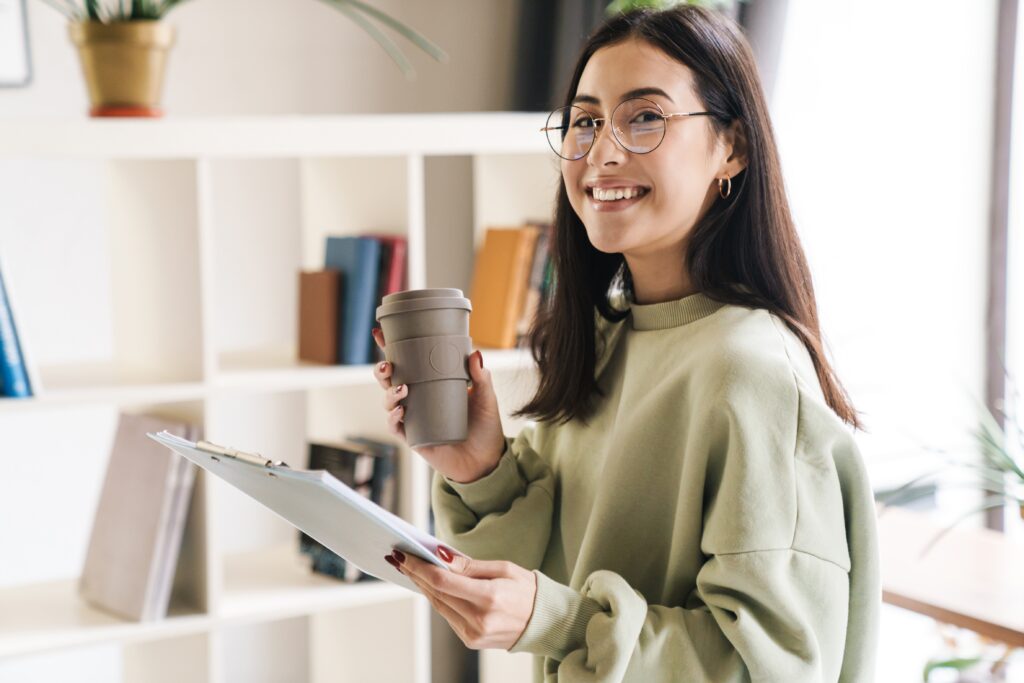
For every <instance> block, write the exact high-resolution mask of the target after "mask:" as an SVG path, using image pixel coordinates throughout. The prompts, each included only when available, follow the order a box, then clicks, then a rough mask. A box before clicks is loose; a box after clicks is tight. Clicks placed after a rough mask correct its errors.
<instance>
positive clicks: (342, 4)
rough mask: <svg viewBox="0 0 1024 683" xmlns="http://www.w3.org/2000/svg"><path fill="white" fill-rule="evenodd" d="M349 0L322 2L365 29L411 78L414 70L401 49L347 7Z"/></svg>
mask: <svg viewBox="0 0 1024 683" xmlns="http://www.w3.org/2000/svg"><path fill="white" fill-rule="evenodd" d="M350 1H351V0H322V2H325V3H327V4H329V5H331V6H332V7H334V8H335V9H336V10H338V11H339V12H341V13H342V14H344V15H345V16H347V17H348V18H349V19H351V20H352V21H353V22H355V23H356V24H357V25H358V26H359V27H360V28H362V29H363V30H364V31H366V33H367V34H369V36H370V37H371V38H373V39H374V40H376V41H377V44H378V45H380V46H381V47H382V48H384V50H385V51H386V52H387V53H388V55H390V56H391V59H392V60H394V62H395V64H397V65H398V68H399V69H401V70H402V73H404V74H405V77H406V78H407V79H409V80H412V78H414V77H415V75H416V72H415V71H414V70H413V68H412V64H410V63H409V60H408V59H406V58H405V55H404V54H402V51H401V50H399V49H398V46H397V45H395V43H394V42H393V41H392V40H391V39H390V38H388V37H387V36H386V35H384V34H383V33H382V32H381V30H380V29H379V28H377V27H376V26H374V25H373V24H371V23H370V22H369V20H367V18H366V17H364V16H363V15H362V14H360V13H359V12H357V11H356V10H354V9H352V8H351V7H349V5H348V3H349V2H350Z"/></svg>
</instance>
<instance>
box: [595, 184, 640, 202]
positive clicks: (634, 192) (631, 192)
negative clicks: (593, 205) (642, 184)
mask: <svg viewBox="0 0 1024 683" xmlns="http://www.w3.org/2000/svg"><path fill="white" fill-rule="evenodd" d="M642 194H643V190H642V189H641V188H639V187H616V188H610V189H607V190H602V189H601V188H599V187H595V188H594V199H596V200H598V201H602V202H612V201H615V200H617V199H632V198H633V197H639V196H640V195H642Z"/></svg>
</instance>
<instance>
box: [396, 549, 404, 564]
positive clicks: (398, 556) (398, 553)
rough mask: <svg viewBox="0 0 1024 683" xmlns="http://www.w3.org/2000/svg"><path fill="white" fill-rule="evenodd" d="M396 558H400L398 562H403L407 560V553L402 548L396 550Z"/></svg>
mask: <svg viewBox="0 0 1024 683" xmlns="http://www.w3.org/2000/svg"><path fill="white" fill-rule="evenodd" d="M395 559H396V560H398V564H402V563H403V562H405V553H403V552H402V551H401V550H396V551H395Z"/></svg>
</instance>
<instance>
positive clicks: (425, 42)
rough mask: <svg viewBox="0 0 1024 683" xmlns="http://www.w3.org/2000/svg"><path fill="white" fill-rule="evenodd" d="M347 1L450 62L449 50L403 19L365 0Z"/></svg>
mask: <svg viewBox="0 0 1024 683" xmlns="http://www.w3.org/2000/svg"><path fill="white" fill-rule="evenodd" d="M345 2H347V3H348V4H349V5H351V6H352V7H353V8H355V9H358V10H360V11H362V12H365V13H366V14H369V15H370V16H372V17H374V18H375V19H377V21H379V22H381V23H382V24H386V25H387V26H390V27H391V28H392V29H394V30H395V31H397V32H399V33H401V34H402V35H403V36H405V38H406V39H407V40H408V41H409V42H411V43H415V44H416V45H417V46H419V48H420V49H421V50H423V51H424V52H426V53H427V54H429V55H430V56H431V57H433V58H434V59H436V60H437V61H439V62H441V63H442V64H447V63H448V53H447V52H445V51H444V50H442V49H441V48H440V47H439V46H438V45H436V44H435V43H433V42H431V41H430V40H429V39H428V38H427V37H426V36H424V35H423V34H422V33H419V32H417V31H416V30H415V29H413V28H412V27H411V26H409V25H408V24H403V23H402V22H401V21H399V20H398V19H395V18H394V17H392V16H391V15H389V14H385V13H384V12H382V11H380V10H379V9H377V8H376V7H373V6H371V5H367V4H366V3H365V2H360V0H345Z"/></svg>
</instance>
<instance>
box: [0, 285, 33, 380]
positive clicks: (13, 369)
mask: <svg viewBox="0 0 1024 683" xmlns="http://www.w3.org/2000/svg"><path fill="white" fill-rule="evenodd" d="M0 390H2V392H3V395H4V396H8V397H12V398H27V397H29V396H31V395H32V389H31V387H30V386H29V382H28V374H27V373H26V371H25V363H24V361H23V359H22V355H21V347H20V345H19V344H18V332H17V330H15V328H14V317H13V315H12V314H11V302H10V300H9V299H8V297H7V289H6V287H4V277H3V273H0Z"/></svg>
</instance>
